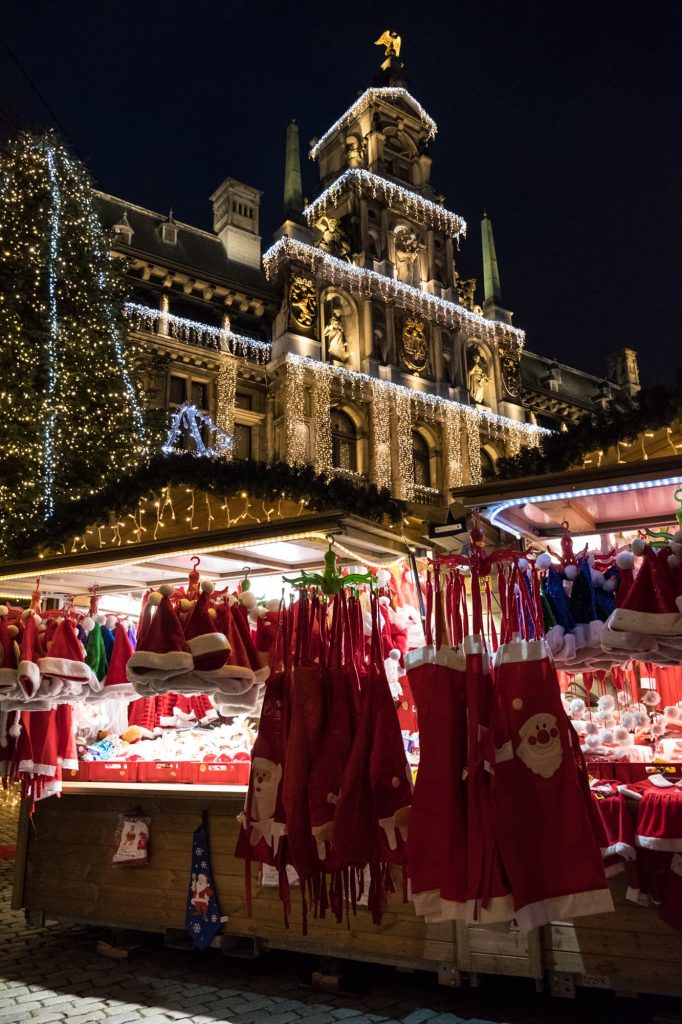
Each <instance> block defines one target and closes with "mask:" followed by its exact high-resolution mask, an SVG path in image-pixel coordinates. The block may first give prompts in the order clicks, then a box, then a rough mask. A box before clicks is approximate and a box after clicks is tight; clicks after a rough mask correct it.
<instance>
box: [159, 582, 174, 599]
mask: <svg viewBox="0 0 682 1024" xmlns="http://www.w3.org/2000/svg"><path fill="white" fill-rule="evenodd" d="M159 593H160V594H161V595H162V596H163V597H170V596H171V594H174V593H175V587H174V586H173V584H172V583H162V584H161V586H160V587H159Z"/></svg>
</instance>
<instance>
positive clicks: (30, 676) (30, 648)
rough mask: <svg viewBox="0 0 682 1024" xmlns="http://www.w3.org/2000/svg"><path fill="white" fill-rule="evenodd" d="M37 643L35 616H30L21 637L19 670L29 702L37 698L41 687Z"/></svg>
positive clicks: (18, 676) (19, 678)
mask: <svg viewBox="0 0 682 1024" xmlns="http://www.w3.org/2000/svg"><path fill="white" fill-rule="evenodd" d="M37 641H38V630H37V626H36V619H35V615H29V616H28V618H27V619H26V620H25V622H24V632H23V635H22V637H21V654H20V658H19V665H18V670H17V671H18V674H17V679H18V682H19V686H20V687H21V689H22V690H23V692H24V695H25V696H26V698H27V699H28V700H31V699H32V698H33V697H35V695H36V693H37V692H38V689H39V687H40V668H39V667H38V665H37V664H36V646H37Z"/></svg>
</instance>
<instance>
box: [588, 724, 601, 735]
mask: <svg viewBox="0 0 682 1024" xmlns="http://www.w3.org/2000/svg"><path fill="white" fill-rule="evenodd" d="M585 732H586V733H587V735H588V736H596V735H597V733H598V732H599V726H598V725H597V723H596V722H588V723H587V725H586V726H585Z"/></svg>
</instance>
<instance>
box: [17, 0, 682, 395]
mask: <svg viewBox="0 0 682 1024" xmlns="http://www.w3.org/2000/svg"><path fill="white" fill-rule="evenodd" d="M681 6H682V5H681V4H680V3H679V0H650V2H649V3H637V4H635V3H633V2H629V0H621V2H620V3H618V2H615V0H576V2H572V3H568V2H564V3H559V2H555V0H544V2H541V0H466V2H461V0H450V2H447V3H445V2H441V3H437V2H434V3H418V2H416V0H412V2H411V3H409V4H408V3H382V2H374V3H371V4H370V3H362V2H359V0H344V2H337V3H325V4H322V3H315V4H312V3H308V4H303V3H300V2H299V3H295V2H293V0H292V2H282V0H278V2H268V3H258V2H251V3H240V4H235V3H233V2H230V0H222V2H204V0H195V2H194V3H188V2H187V0H184V2H179V0H164V2H163V3H160V2H150V0H146V2H144V0H117V2H116V3H107V4H105V3H103V2H102V0H95V2H91V3H83V2H81V3H73V2H71V3H65V2H61V3H59V2H55V0H50V2H43V0H41V2H35V0H22V2H21V3H14V4H7V5H5V9H4V11H3V24H2V26H1V27H0V39H1V40H2V41H4V43H5V44H6V45H7V46H9V47H10V49H11V51H12V52H13V53H14V54H15V55H16V57H17V58H18V60H19V62H20V63H21V64H22V65H23V67H24V69H25V71H26V72H27V73H28V75H29V77H30V79H31V80H32V81H33V83H34V85H35V86H36V87H37V89H38V91H39V92H40V93H41V94H42V96H43V97H44V98H45V100H46V101H47V103H48V104H49V106H50V107H51V109H52V111H53V113H54V115H55V116H56V119H57V120H58V122H59V123H60V125H61V126H62V128H63V129H64V130H65V132H66V133H67V135H68V138H69V140H70V141H71V143H72V144H73V146H74V147H75V149H76V151H77V153H78V154H79V155H80V156H81V157H82V158H83V159H84V160H85V161H86V163H87V164H88V166H89V168H90V171H91V173H92V174H93V176H94V178H95V180H96V182H97V184H98V186H99V187H100V188H102V189H104V190H105V191H107V192H111V193H113V194H114V195H118V196H121V197H123V198H125V199H127V200H129V201H131V202H135V203H138V204H140V205H142V206H148V207H150V208H151V209H154V210H158V211H167V210H168V208H169V207H171V206H172V208H173V210H174V212H175V215H176V217H177V218H178V219H179V220H183V221H187V222H189V223H191V224H195V225H197V226H199V227H207V228H210V226H211V225H210V205H209V202H208V197H209V195H210V194H211V192H212V191H213V190H214V188H215V187H216V186H217V185H218V184H219V183H220V182H221V181H222V180H223V179H224V178H225V177H227V176H228V175H231V176H233V177H235V178H238V179H241V180H243V181H245V182H248V183H249V184H252V185H255V186H257V187H258V188H260V189H262V190H263V192H264V193H265V194H264V196H263V201H262V207H261V212H262V218H261V230H262V234H263V248H264V249H265V248H267V246H268V245H269V244H270V239H271V236H272V232H273V231H274V230H275V228H276V226H277V224H278V223H279V220H280V215H281V203H282V198H281V195H282V173H283V162H284V138H285V131H286V125H287V122H288V121H289V119H290V118H291V117H295V118H296V119H297V121H298V122H299V125H300V128H301V140H302V143H303V144H304V146H305V149H304V191H305V193H306V195H308V197H310V198H312V197H314V195H315V194H316V189H317V185H316V177H315V165H314V164H313V163H312V161H310V160H308V159H307V156H306V155H305V154H306V153H307V142H308V140H309V139H311V138H312V137H313V136H319V135H322V134H323V132H324V131H325V130H326V128H327V127H329V125H331V124H332V123H333V122H334V121H335V120H336V118H337V117H338V116H339V115H340V114H342V113H343V112H344V111H345V110H346V109H347V108H348V107H349V106H350V104H351V103H352V102H353V100H354V99H355V97H356V96H357V95H358V93H359V92H361V91H362V90H364V89H365V88H366V87H367V86H368V85H371V84H372V77H373V75H374V73H375V71H376V69H377V68H378V65H379V63H380V61H381V59H382V56H381V55H382V51H381V50H380V49H379V48H378V47H374V46H373V45H372V43H373V41H374V40H375V39H376V38H377V37H378V36H379V35H380V34H381V32H382V31H383V30H384V29H385V28H389V27H390V28H393V29H396V30H397V31H398V32H399V33H400V34H401V36H402V38H403V50H402V54H401V58H402V59H403V61H404V63H405V67H406V71H407V75H408V80H409V89H410V91H411V92H412V94H413V95H414V96H415V97H416V98H417V99H418V100H419V101H420V102H421V103H422V105H423V106H424V107H425V108H426V110H427V111H428V112H429V113H430V114H431V116H432V117H433V118H434V119H435V121H436V123H437V124H438V127H439V132H438V136H437V138H436V140H435V141H434V143H433V144H432V147H431V155H432V157H433V173H432V180H433V183H434V185H435V186H436V188H437V189H439V190H440V191H441V192H443V193H444V194H445V196H446V205H447V206H448V208H449V209H451V210H454V211H456V212H457V213H460V214H462V215H463V216H464V217H465V218H466V220H467V222H468V224H469V236H468V239H467V240H465V241H464V242H463V243H462V254H461V258H460V269H461V271H462V272H463V273H464V274H465V275H470V276H478V277H479V281H480V283H481V285H482V271H481V265H480V227H479V221H480V217H481V214H482V211H483V208H484V207H485V208H486V209H487V210H488V213H489V215H490V217H491V218H492V221H493V226H494V231H495V241H496V246H497V256H498V262H499V266H500V273H501V278H502V290H503V297H504V301H505V304H506V305H507V306H508V307H509V308H511V309H512V310H514V323H515V324H516V325H517V326H519V327H522V328H524V329H525V330H526V331H527V346H528V347H529V348H530V349H531V350H534V351H537V352H541V353H543V354H544V355H547V356H550V357H554V358H556V359H559V360H560V361H564V362H567V363H569V364H571V365H577V366H580V367H582V368H584V369H586V370H590V371H592V372H594V373H597V374H603V373H605V372H606V363H605V358H604V357H605V355H606V354H607V353H608V352H610V351H613V350H615V349H617V348H620V347H623V346H626V345H627V346H631V347H633V348H635V349H637V350H638V352H639V356H640V367H641V369H642V375H643V378H644V380H645V381H653V380H656V379H659V380H663V379H665V377H666V374H667V371H668V369H669V368H670V367H671V366H673V367H674V366H677V365H679V364H680V363H682V358H681V357H680V351H679V346H680V329H679V316H680V302H679V294H680V289H679V268H680V259H679V239H680V235H681V232H682V218H681V216H680V211H681V204H680V198H679V197H680V187H681V175H680V169H681V168H680V163H681V161H680V155H681V151H680V138H681V137H682V134H681V132H680V128H681V124H680V52H681V50H682V47H681V43H682V12H681V10H680V8H681ZM13 123H18V124H20V125H22V126H32V127H41V126H48V125H50V124H52V123H53V122H52V121H51V119H50V116H49V114H48V113H47V112H46V110H45V107H44V106H43V105H41V103H40V101H39V100H38V98H37V97H36V95H35V93H34V92H33V91H32V90H31V88H30V86H29V84H28V83H27V82H26V80H25V79H24V78H23V77H22V76H21V74H20V72H19V70H18V69H17V67H16V64H14V63H13V62H12V60H11V59H10V56H9V54H8V53H7V51H6V50H5V49H2V48H0V130H3V129H4V134H5V135H6V134H7V128H8V125H11V124H13ZM478 297H479V300H480V298H481V295H480V292H479V296H478Z"/></svg>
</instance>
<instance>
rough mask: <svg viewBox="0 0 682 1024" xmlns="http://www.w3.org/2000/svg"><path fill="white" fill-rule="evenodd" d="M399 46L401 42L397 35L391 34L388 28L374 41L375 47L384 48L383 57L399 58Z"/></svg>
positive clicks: (395, 33)
mask: <svg viewBox="0 0 682 1024" xmlns="http://www.w3.org/2000/svg"><path fill="white" fill-rule="evenodd" d="M401 44H402V40H401V38H400V36H399V35H398V33H397V32H392V31H391V29H390V28H387V29H386V31H385V32H384V33H382V35H380V36H379V38H378V39H375V41H374V45H375V46H383V47H385V50H384V55H385V56H386V57H399V56H400V46H401Z"/></svg>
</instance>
